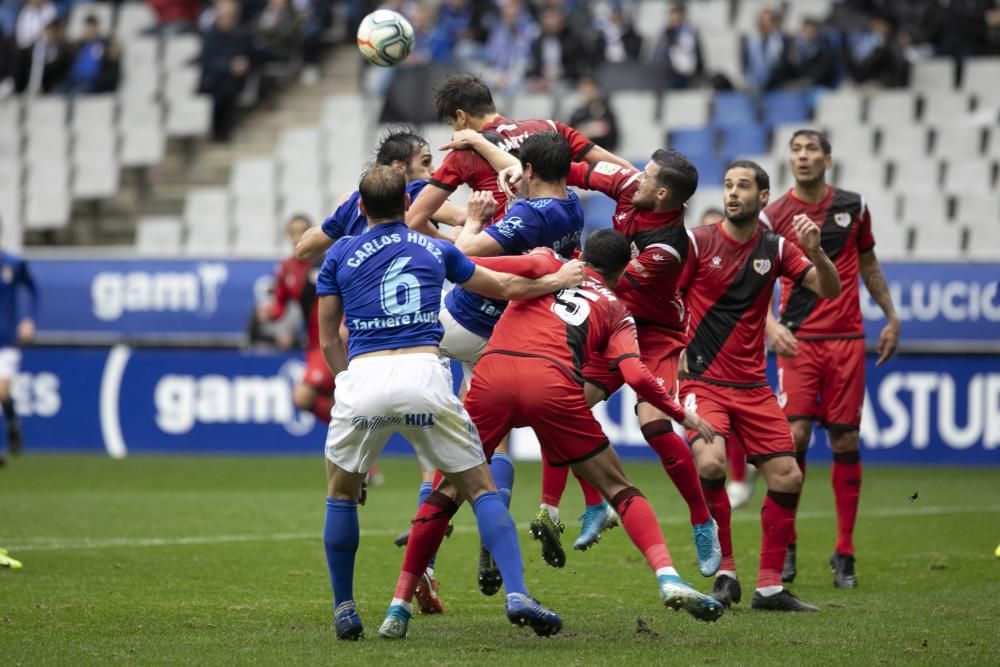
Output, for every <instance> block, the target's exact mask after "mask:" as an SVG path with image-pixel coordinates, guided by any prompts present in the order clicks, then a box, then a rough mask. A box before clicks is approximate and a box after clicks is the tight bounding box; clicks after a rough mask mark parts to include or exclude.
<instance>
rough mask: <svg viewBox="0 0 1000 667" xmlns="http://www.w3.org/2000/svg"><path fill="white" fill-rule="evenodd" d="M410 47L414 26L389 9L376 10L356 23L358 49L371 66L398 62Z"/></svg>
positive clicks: (404, 58) (407, 53) (411, 45)
mask: <svg viewBox="0 0 1000 667" xmlns="http://www.w3.org/2000/svg"><path fill="white" fill-rule="evenodd" d="M412 48H413V26H411V25H410V22H409V21H407V20H406V18H405V17H403V16H402V15H401V14H398V13H396V12H394V11H392V10H390V9H377V10H375V11H374V12H372V13H371V14H369V15H368V16H366V17H364V18H363V19H362V20H361V25H359V26H358V50H359V51H361V55H362V56H364V57H365V60H367V61H368V62H370V63H371V64H373V65H378V66H379V67H392V66H393V65H398V64H399V63H401V62H403V61H404V60H406V56H408V55H410V49H412Z"/></svg>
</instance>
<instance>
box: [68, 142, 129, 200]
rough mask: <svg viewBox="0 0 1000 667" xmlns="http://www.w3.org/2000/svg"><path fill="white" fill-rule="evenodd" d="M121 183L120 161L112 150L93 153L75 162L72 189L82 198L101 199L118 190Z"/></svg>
mask: <svg viewBox="0 0 1000 667" xmlns="http://www.w3.org/2000/svg"><path fill="white" fill-rule="evenodd" d="M120 184H121V181H120V178H119V171H118V163H117V162H116V161H115V158H114V156H113V155H112V154H110V152H109V153H108V154H104V155H101V154H100V153H97V154H94V153H91V154H89V155H87V156H86V158H85V159H83V160H82V161H78V162H74V165H73V184H72V186H71V188H70V191H71V192H72V193H73V196H74V197H78V198H80V199H101V198H104V197H111V196H113V195H114V194H115V193H116V192H118V188H119V185H120Z"/></svg>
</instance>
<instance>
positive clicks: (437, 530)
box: [393, 491, 458, 602]
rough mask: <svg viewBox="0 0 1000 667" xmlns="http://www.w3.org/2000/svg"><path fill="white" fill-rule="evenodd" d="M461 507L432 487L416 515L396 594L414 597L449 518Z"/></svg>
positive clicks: (403, 597) (439, 544)
mask: <svg viewBox="0 0 1000 667" xmlns="http://www.w3.org/2000/svg"><path fill="white" fill-rule="evenodd" d="M457 511H458V505H456V504H455V501H454V500H452V499H451V498H449V497H448V496H446V495H444V494H443V493H440V492H438V491H432V492H431V495H429V496H427V500H425V501H424V503H423V504H422V505H421V506H420V508H419V509H418V510H417V516H416V518H415V519H413V522H412V527H411V528H410V539H409V541H408V542H407V543H406V556H404V557H403V568H402V570H400V572H399V579H398V580H397V581H396V592H395V594H394V595H393V597H397V598H399V599H401V600H406V601H407V602H409V601H410V600H412V599H413V591H414V590H415V589H416V587H417V583H418V582H419V581H420V577H421V575H423V573H424V571H425V570H426V569H427V565H428V564H429V563H430V562H431V559H432V558H433V557H434V554H436V553H437V550H438V548H439V547H440V546H441V542H442V541H443V540H444V533H445V531H446V530H447V529H448V522H449V521H451V518H452V517H453V516H455V512H457Z"/></svg>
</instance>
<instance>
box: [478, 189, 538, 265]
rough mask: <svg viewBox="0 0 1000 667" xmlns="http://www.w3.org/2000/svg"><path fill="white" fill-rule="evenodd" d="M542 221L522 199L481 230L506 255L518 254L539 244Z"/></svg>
mask: <svg viewBox="0 0 1000 667" xmlns="http://www.w3.org/2000/svg"><path fill="white" fill-rule="evenodd" d="M544 224H545V223H544V221H543V220H542V218H541V216H539V215H538V214H537V213H535V210H534V209H532V208H531V206H529V205H528V204H526V203H524V202H523V201H518V202H516V203H515V204H514V205H513V206H512V207H511V209H510V211H508V212H507V214H506V215H505V216H504V217H503V219H502V220H499V221H497V222H494V223H493V224H492V225H490V226H489V227H487V228H486V229H484V230H483V232H485V233H486V234H489V236H490V237H491V238H492V239H493V240H495V241H496V242H497V243H499V244H500V247H501V248H503V250H504V252H505V253H507V254H508V255H520V254H521V253H525V252H528V251H529V250H531V249H532V248H534V247H536V246H537V245H539V242H538V239H539V238H540V237H541V233H542V226H543V225H544Z"/></svg>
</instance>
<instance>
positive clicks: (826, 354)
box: [778, 338, 865, 430]
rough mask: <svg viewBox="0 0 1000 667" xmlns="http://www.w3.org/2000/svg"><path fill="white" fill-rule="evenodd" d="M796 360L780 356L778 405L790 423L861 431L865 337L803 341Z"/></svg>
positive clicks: (800, 343)
mask: <svg viewBox="0 0 1000 667" xmlns="http://www.w3.org/2000/svg"><path fill="white" fill-rule="evenodd" d="M798 347H799V352H798V354H796V355H795V356H794V357H791V358H789V357H780V356H779V357H778V403H779V404H780V405H781V407H782V408H784V410H785V416H786V417H787V418H788V420H789V421H792V420H796V419H808V420H810V421H813V420H815V421H818V422H820V423H821V424H823V425H824V426H825V427H827V428H840V429H845V430H854V429H857V428H858V426H859V425H860V424H861V407H862V405H863V404H864V402H865V341H864V339H863V338H833V339H828V340H800V341H799V346H798Z"/></svg>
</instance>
